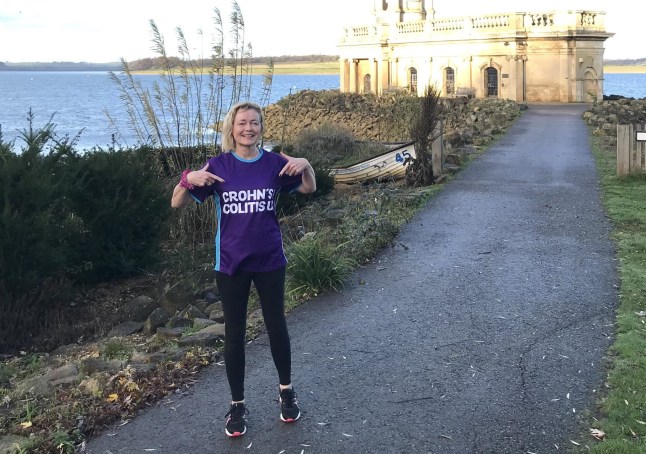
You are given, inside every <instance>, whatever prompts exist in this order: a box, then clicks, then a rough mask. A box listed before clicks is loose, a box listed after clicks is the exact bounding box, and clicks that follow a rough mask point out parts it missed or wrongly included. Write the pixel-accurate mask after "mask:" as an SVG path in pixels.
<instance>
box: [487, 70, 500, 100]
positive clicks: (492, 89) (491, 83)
mask: <svg viewBox="0 0 646 454" xmlns="http://www.w3.org/2000/svg"><path fill="white" fill-rule="evenodd" d="M484 82H485V87H484V89H485V93H486V94H487V97H489V98H495V97H497V96H498V70H497V69H496V68H494V67H493V66H489V67H488V68H486V69H485V81H484Z"/></svg>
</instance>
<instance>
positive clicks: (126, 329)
mask: <svg viewBox="0 0 646 454" xmlns="http://www.w3.org/2000/svg"><path fill="white" fill-rule="evenodd" d="M143 326H144V324H143V323H142V322H134V321H126V322H123V323H119V324H118V325H117V326H115V327H114V328H112V329H111V330H110V332H109V333H108V335H107V337H108V338H111V337H124V336H130V335H131V334H135V333H138V332H139V331H141V329H142V327H143Z"/></svg>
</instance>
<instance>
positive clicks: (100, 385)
mask: <svg viewBox="0 0 646 454" xmlns="http://www.w3.org/2000/svg"><path fill="white" fill-rule="evenodd" d="M106 383H107V379H105V377H104V378H103V379H101V378H100V377H87V378H85V379H83V381H81V383H79V386H78V388H79V391H80V392H81V393H83V394H85V395H87V396H96V397H100V396H101V394H102V393H103V389H104V388H105V384H106Z"/></svg>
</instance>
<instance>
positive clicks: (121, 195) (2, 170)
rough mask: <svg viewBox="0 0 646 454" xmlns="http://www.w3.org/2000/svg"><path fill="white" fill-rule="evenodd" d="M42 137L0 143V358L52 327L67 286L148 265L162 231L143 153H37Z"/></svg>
mask: <svg viewBox="0 0 646 454" xmlns="http://www.w3.org/2000/svg"><path fill="white" fill-rule="evenodd" d="M50 132H51V131H49V130H48V129H47V128H44V129H41V130H37V131H32V130H31V128H30V130H29V134H27V133H26V134H25V141H26V143H27V146H26V147H24V148H23V150H22V151H21V152H20V153H15V152H14V151H13V150H12V148H13V143H7V142H3V141H2V137H1V136H0V311H1V313H2V314H3V316H2V317H0V332H2V336H0V352H3V351H10V350H17V349H26V348H28V347H29V346H30V345H31V342H32V341H33V340H34V339H35V338H37V337H38V336H41V335H42V334H43V333H44V332H45V331H47V330H49V329H53V328H55V325H56V324H57V323H60V322H61V320H60V318H59V317H57V314H58V313H59V312H58V311H59V310H60V308H61V304H62V303H64V302H66V301H68V300H67V299H66V297H67V296H69V295H70V291H71V289H72V285H73V284H74V283H78V282H97V281H107V280H109V279H112V278H117V277H124V276H129V275H134V274H136V273H139V272H140V271H141V270H142V269H144V268H148V267H149V266H150V265H151V264H152V263H154V260H155V258H156V257H157V252H158V250H159V245H160V243H161V240H162V239H163V237H164V233H165V231H166V228H167V225H168V222H167V220H168V217H169V214H170V206H169V203H168V194H167V192H168V191H167V190H166V189H165V187H164V185H163V182H162V181H161V179H160V178H159V176H158V167H159V166H158V165H157V164H156V161H155V157H154V155H153V154H152V153H150V152H149V150H147V149H138V150H123V151H114V150H110V151H101V150H94V151H88V152H86V154H83V155H80V154H77V153H76V152H74V150H73V149H72V146H71V145H72V144H70V143H69V142H65V141H59V142H57V143H56V145H55V146H53V147H50V148H49V149H48V150H47V151H45V148H46V144H47V143H48V135H49V134H50ZM72 322H73V321H72ZM68 323H70V322H69V321H68Z"/></svg>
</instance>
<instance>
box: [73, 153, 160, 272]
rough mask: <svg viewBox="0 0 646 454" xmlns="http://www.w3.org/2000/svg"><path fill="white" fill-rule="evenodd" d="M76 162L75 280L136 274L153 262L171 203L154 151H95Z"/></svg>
mask: <svg viewBox="0 0 646 454" xmlns="http://www.w3.org/2000/svg"><path fill="white" fill-rule="evenodd" d="M77 165H78V168H77V170H76V174H77V175H78V177H77V178H78V179H77V181H76V184H77V186H76V188H75V189H74V190H73V191H70V193H69V194H68V195H67V196H68V197H69V199H70V204H71V208H72V211H73V213H74V214H75V215H76V216H78V217H79V218H80V219H81V220H82V225H83V228H82V230H80V231H78V232H77V234H78V236H77V238H76V241H75V244H74V264H75V266H76V267H77V269H76V270H75V274H76V275H77V277H76V279H77V280H82V281H89V282H96V281H105V280H109V279H113V278H118V277H126V276H132V275H134V274H137V273H138V272H140V271H141V270H142V269H144V268H146V267H148V266H150V265H151V264H152V263H154V261H155V260H156V259H157V257H158V252H159V249H158V248H159V244H160V242H161V240H162V238H163V236H164V234H165V233H166V229H167V226H168V224H167V221H168V219H169V216H170V206H169V202H168V196H167V194H166V191H165V188H164V185H163V183H162V181H161V180H160V179H159V178H158V176H157V170H156V169H157V165H156V162H155V158H154V155H153V154H152V153H151V150H150V149H148V148H146V147H144V148H140V149H136V150H119V151H95V152H91V153H88V154H86V155H84V156H83V157H82V158H81V159H80V160H79V162H78V164H77ZM79 267H80V268H79Z"/></svg>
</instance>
